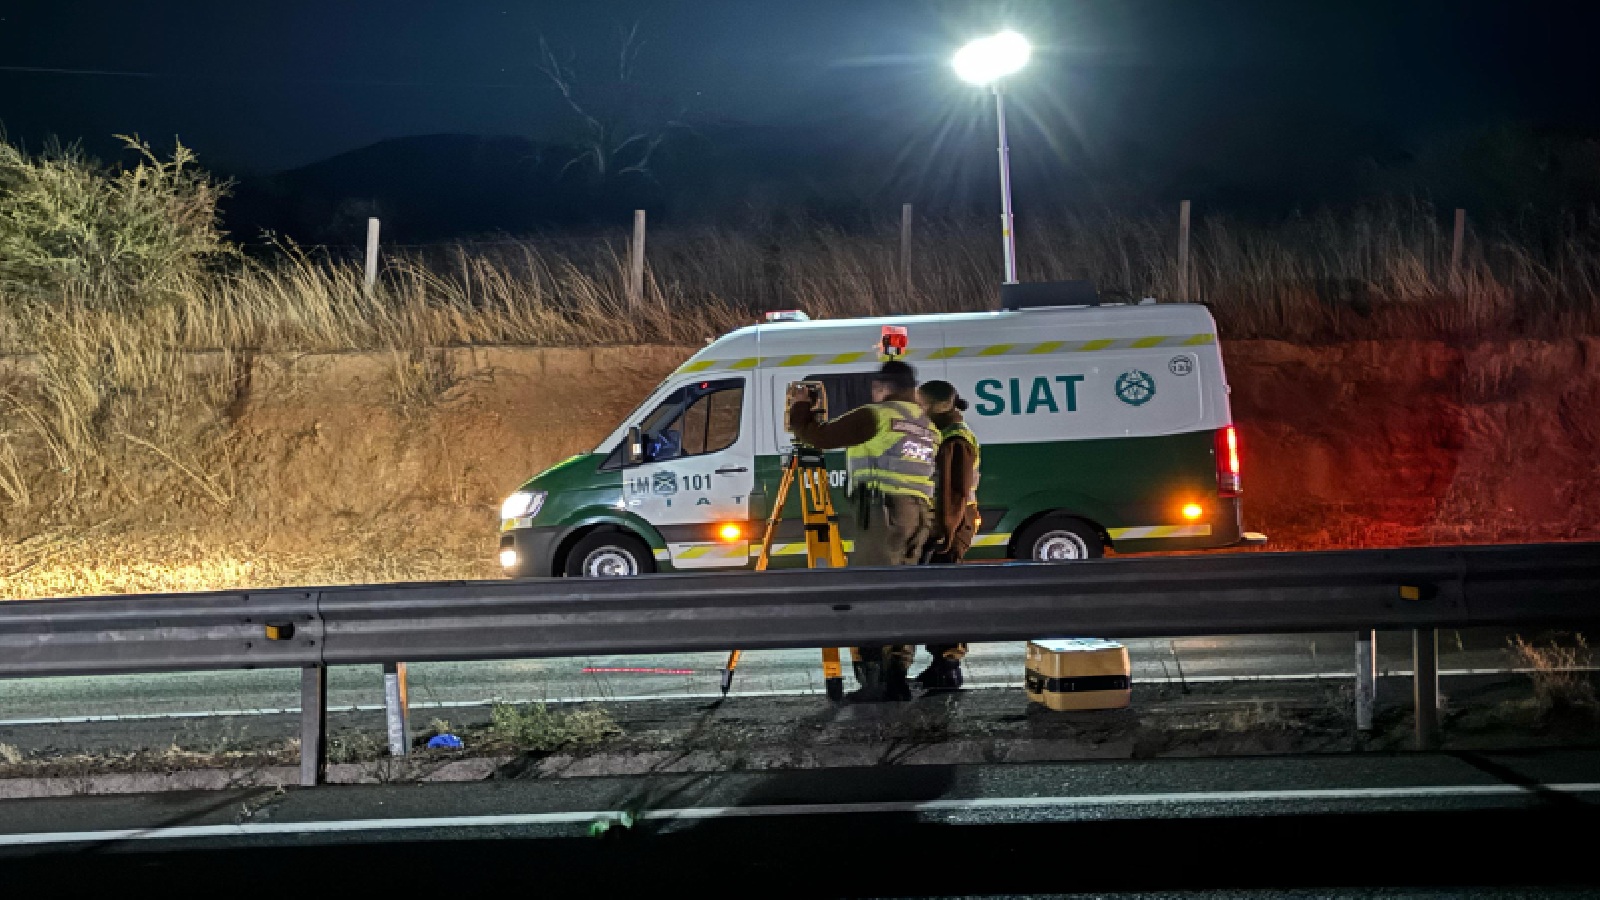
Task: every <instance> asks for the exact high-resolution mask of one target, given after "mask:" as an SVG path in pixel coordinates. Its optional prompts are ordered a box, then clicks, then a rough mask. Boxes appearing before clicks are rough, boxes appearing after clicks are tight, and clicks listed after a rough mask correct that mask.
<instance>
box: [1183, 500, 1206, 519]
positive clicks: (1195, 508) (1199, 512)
mask: <svg viewBox="0 0 1600 900" xmlns="http://www.w3.org/2000/svg"><path fill="white" fill-rule="evenodd" d="M1205 513H1206V511H1205V510H1204V509H1202V508H1201V506H1200V504H1198V503H1190V504H1189V505H1188V506H1185V507H1184V508H1183V517H1184V518H1185V519H1188V520H1189V521H1191V522H1193V521H1194V520H1195V519H1198V518H1200V517H1201V516H1203V515H1205Z"/></svg>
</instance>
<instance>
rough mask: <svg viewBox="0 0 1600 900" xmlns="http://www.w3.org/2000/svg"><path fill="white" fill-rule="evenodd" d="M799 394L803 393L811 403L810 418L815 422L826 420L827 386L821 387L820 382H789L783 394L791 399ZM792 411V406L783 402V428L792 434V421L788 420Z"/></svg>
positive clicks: (797, 442)
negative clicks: (786, 390) (787, 388)
mask: <svg viewBox="0 0 1600 900" xmlns="http://www.w3.org/2000/svg"><path fill="white" fill-rule="evenodd" d="M801 394H803V395H804V396H805V398H806V400H807V401H809V402H810V404H811V418H812V419H814V420H816V421H817V422H826V421H828V390H827V388H825V387H823V385H822V382H820V381H791V382H789V390H788V392H787V393H786V394H785V396H786V397H788V398H791V399H792V398H793V397H795V396H796V395H801ZM793 413H794V407H793V406H791V405H790V404H788V403H785V404H784V409H783V428H784V430H785V431H787V432H789V433H790V434H791V435H792V434H794V423H793V422H791V421H790V420H789V417H790V416H791V415H793ZM795 445H796V446H799V445H800V442H799V441H798V440H796V441H795Z"/></svg>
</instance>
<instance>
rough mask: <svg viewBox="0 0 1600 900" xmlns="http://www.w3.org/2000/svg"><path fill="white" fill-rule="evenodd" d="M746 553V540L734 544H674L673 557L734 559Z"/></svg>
mask: <svg viewBox="0 0 1600 900" xmlns="http://www.w3.org/2000/svg"><path fill="white" fill-rule="evenodd" d="M744 554H745V542H744V541H738V542H736V543H732V544H673V545H672V558H673V559H733V558H735V557H742V556H744Z"/></svg>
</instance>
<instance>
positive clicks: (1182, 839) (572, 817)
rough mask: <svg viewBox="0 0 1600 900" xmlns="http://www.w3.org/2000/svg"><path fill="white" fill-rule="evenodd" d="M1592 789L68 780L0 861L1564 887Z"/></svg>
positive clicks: (1216, 770) (205, 881)
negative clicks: (131, 788)
mask: <svg viewBox="0 0 1600 900" xmlns="http://www.w3.org/2000/svg"><path fill="white" fill-rule="evenodd" d="M1597 800H1600V753H1596V752H1593V751H1589V752H1581V751H1562V752H1544V753H1526V754H1516V755H1484V756H1476V755H1454V756H1440V755H1397V756H1381V755H1363V756H1360V757H1346V756H1337V757H1315V758H1293V757H1290V758H1272V759H1193V760H1147V761H1137V762H1121V761H1119V762H1100V763H1063V764H1051V765H1012V766H952V767H944V766H913V767H893V766H885V767H874V768H870V769H842V770H838V769H836V770H823V771H797V772H775V773H725V774H718V775H711V776H697V777H653V778H589V779H562V780H555V781H550V780H531V781H516V780H513V781H500V782H488V783H472V784H432V785H405V786H401V785H392V786H384V785H373V786H349V787H334V788H319V789H315V790H308V791H306V790H290V791H288V792H286V793H281V794H277V793H273V792H271V791H270V790H263V791H254V792H217V793H207V794H195V795H178V796H173V795H163V796H150V797H126V796H124V797H74V798H61V799H52V800H39V801H12V802H9V803H6V804H0V870H3V871H4V872H5V873H6V876H7V883H8V886H18V887H20V886H24V885H27V884H28V883H29V882H30V880H33V879H40V883H41V884H42V883H48V884H49V886H50V887H51V888H52V889H53V890H54V891H56V892H59V891H60V890H61V889H62V888H68V887H71V886H75V885H77V884H85V885H88V884H93V885H96V886H99V887H101V888H103V887H104V886H105V884H106V883H107V882H106V879H110V878H115V879H118V880H117V881H116V882H115V883H116V884H117V885H118V888H119V889H121V890H129V889H132V888H134V886H135V885H140V886H142V885H143V884H151V885H160V886H161V887H162V889H163V890H164V892H168V893H170V892H173V891H176V892H179V893H186V892H191V891H193V892H199V891H200V890H205V891H208V892H214V891H216V890H217V889H219V888H222V887H224V886H226V888H227V890H229V892H230V893H233V892H237V891H240V890H243V891H245V892H248V891H249V889H250V888H252V887H254V888H257V889H259V890H263V891H264V890H268V889H272V890H274V892H283V891H286V890H293V891H295V892H305V891H308V890H309V891H316V892H318V893H321V892H324V891H332V890H339V891H350V890H362V891H363V892H369V891H373V890H390V889H393V890H402V891H405V892H406V893H407V894H408V895H415V894H416V893H417V892H419V891H421V890H425V889H426V890H433V889H435V888H436V887H446V888H448V889H449V890H450V891H451V893H452V895H453V896H456V895H461V894H462V893H464V892H467V891H474V892H475V891H485V890H497V891H508V890H516V891H517V892H518V893H533V894H542V895H551V894H554V895H559V896H567V895H571V894H573V893H576V892H578V891H580V890H581V891H582V892H583V893H584V894H585V895H589V894H594V893H599V892H606V893H611V892H615V891H620V890H626V891H628V894H629V895H635V894H640V893H649V894H666V895H668V896H670V895H673V894H676V893H682V892H685V891H689V890H692V891H694V892H695V893H697V894H706V895H712V896H722V895H729V894H740V895H749V894H751V893H755V892H761V893H772V894H778V895H787V894H793V893H798V892H802V891H804V892H806V893H811V894H820V895H823V896H856V895H880V896H881V895H886V894H888V895H901V896H904V895H918V896H926V895H951V894H973V893H984V894H997V893H1041V892H1049V893H1052V894H1062V893H1068V892H1104V891H1132V890H1139V891H1148V892H1175V891H1184V890H1194V889H1200V888H1206V889H1226V890H1234V891H1245V890H1249V891H1256V892H1258V893H1256V894H1252V896H1287V895H1294V896H1391V897H1392V896H1413V895H1414V896H1460V895H1462V894H1465V893H1469V892H1470V893H1475V894H1476V893H1479V892H1480V891H1485V892H1486V891H1488V890H1490V889H1493V890H1494V891H1496V892H1497V893H1496V894H1495V895H1497V896H1554V895H1583V892H1584V890H1586V889H1587V888H1590V887H1593V886H1596V885H1600V869H1597V868H1596V866H1595V864H1594V861H1593V859H1592V854H1590V853H1589V852H1588V851H1587V849H1585V848H1586V846H1587V843H1588V836H1589V835H1592V834H1593V829H1594V827H1595V826H1596V825H1597V824H1600V815H1597V807H1596V805H1595V804H1596V801H1597ZM623 811H630V812H631V814H632V816H633V822H634V824H633V825H632V826H631V827H624V826H623V825H621V824H619V823H620V821H621V816H622V813H623ZM595 823H608V824H609V829H608V830H607V832H606V834H605V835H603V836H599V837H593V836H590V833H591V828H592V827H594V826H595ZM329 879H336V881H333V882H332V883H330V882H329V881H325V880H329ZM1291 888H1293V889H1298V890H1299V891H1300V893H1298V894H1285V893H1282V892H1283V891H1285V890H1287V889H1291ZM1373 888H1404V889H1407V890H1405V891H1401V892H1399V893H1396V892H1386V893H1374V892H1373V890H1372V889H1373ZM1555 888H1564V889H1566V891H1565V893H1564V894H1563V892H1561V891H1554V890H1552V889H1555ZM1535 889H1537V890H1535ZM1485 895H1487V894H1485Z"/></svg>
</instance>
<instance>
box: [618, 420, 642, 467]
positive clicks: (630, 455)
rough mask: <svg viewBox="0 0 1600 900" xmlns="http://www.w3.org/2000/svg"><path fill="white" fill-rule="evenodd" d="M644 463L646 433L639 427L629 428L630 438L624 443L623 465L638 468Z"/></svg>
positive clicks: (630, 426) (631, 426) (632, 426)
mask: <svg viewBox="0 0 1600 900" xmlns="http://www.w3.org/2000/svg"><path fill="white" fill-rule="evenodd" d="M642 462H644V432H643V431H640V430H639V426H637V425H629V426H628V436H627V438H625V439H624V440H623V442H622V464H623V465H624V466H637V465H639V464H640V463H642Z"/></svg>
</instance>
